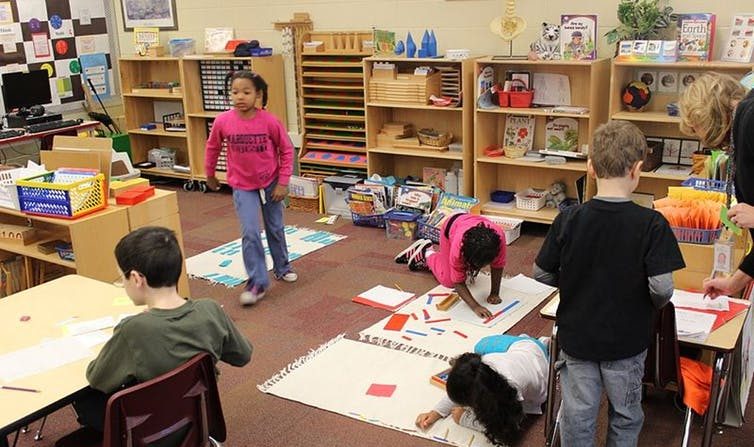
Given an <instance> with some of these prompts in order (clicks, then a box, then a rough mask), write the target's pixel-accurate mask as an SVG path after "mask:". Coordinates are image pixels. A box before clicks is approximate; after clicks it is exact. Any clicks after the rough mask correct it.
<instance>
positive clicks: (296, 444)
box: [10, 184, 754, 447]
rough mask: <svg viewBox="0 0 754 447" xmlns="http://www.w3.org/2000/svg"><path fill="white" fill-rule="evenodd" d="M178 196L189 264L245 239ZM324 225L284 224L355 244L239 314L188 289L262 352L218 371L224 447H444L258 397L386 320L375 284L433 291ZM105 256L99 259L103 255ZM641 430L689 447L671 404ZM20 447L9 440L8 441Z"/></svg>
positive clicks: (526, 230)
mask: <svg viewBox="0 0 754 447" xmlns="http://www.w3.org/2000/svg"><path fill="white" fill-rule="evenodd" d="M160 187H161V188H170V189H173V190H176V191H177V193H178V203H179V207H180V213H181V227H182V230H183V242H184V245H183V246H184V250H185V254H186V256H193V255H196V254H199V253H202V252H205V251H207V250H211V249H213V248H216V247H218V246H220V245H222V244H224V243H226V242H228V241H230V240H233V239H235V238H236V237H238V234H239V224H238V219H237V218H236V214H235V210H234V208H233V201H232V197H231V195H230V194H229V192H228V191H227V190H225V191H224V192H220V193H208V194H201V193H198V192H185V191H183V190H181V188H180V184H176V185H175V186H174V187H171V186H169V185H166V186H160ZM319 217H321V216H317V215H314V214H309V213H304V212H296V211H289V210H287V211H286V213H285V223H286V224H288V225H295V226H299V227H307V228H312V229H320V230H323V231H329V232H333V233H337V234H342V235H345V236H348V238H347V239H345V240H343V241H341V242H339V243H337V244H333V245H330V246H328V247H326V248H324V249H322V250H317V251H316V252H313V253H311V254H309V255H306V256H304V257H303V258H301V259H299V260H297V261H296V263H295V268H296V271H297V272H298V274H299V280H298V282H296V283H293V284H290V283H284V282H280V281H273V282H272V284H271V287H270V289H268V291H267V295H266V296H265V298H264V299H263V300H262V301H260V302H259V303H257V304H255V305H254V306H252V307H241V306H240V305H239V304H238V295H239V294H240V293H241V291H242V287H234V288H226V287H219V286H217V285H213V284H211V283H210V282H208V281H205V280H199V279H191V280H190V281H189V284H190V287H191V295H192V296H193V297H195V298H207V297H210V298H213V299H215V300H217V302H218V303H220V304H221V305H222V306H223V308H224V309H225V311H226V312H227V313H228V315H229V316H230V318H231V319H232V320H233V321H234V322H235V324H236V326H237V327H238V328H239V330H240V331H241V333H243V334H244V335H245V336H246V337H247V338H248V339H249V341H250V342H251V343H252V344H253V346H254V353H253V355H252V360H251V363H250V364H249V365H247V366H245V367H243V368H235V367H232V366H229V365H227V364H224V363H222V362H219V363H218V364H217V366H218V368H219V370H220V373H221V374H220V377H219V381H218V387H219V390H220V396H221V399H222V405H223V413H224V415H225V423H226V425H227V431H228V439H227V441H226V442H225V443H224V444H223V445H225V446H227V447H237V446H238V447H319V446H322V447H385V446H396V447H433V446H434V447H438V446H441V445H442V444H439V443H438V442H435V441H431V440H428V439H423V438H418V437H415V436H410V435H408V434H405V433H402V432H399V431H397V430H390V429H387V428H384V427H380V426H377V425H373V424H368V423H364V422H363V421H361V420H358V419H355V418H348V417H344V416H341V415H339V414H336V413H332V412H329V411H324V410H321V409H318V408H314V407H311V406H308V405H302V404H300V403H298V402H294V401H291V400H288V399H282V398H279V397H277V396H273V395H271V394H266V393H262V392H260V391H259V390H257V385H258V384H261V383H264V382H265V381H266V380H267V379H269V378H270V377H272V376H273V375H275V374H276V373H277V372H279V371H280V370H281V369H282V368H284V367H286V365H288V364H290V363H291V361H292V360H293V359H297V358H299V357H301V356H303V355H306V354H307V353H308V352H309V350H310V349H312V348H316V347H318V346H320V345H322V344H323V343H326V342H327V341H328V340H331V339H333V338H335V337H337V336H338V335H339V334H342V333H346V334H348V335H347V336H346V338H349V339H354V338H357V335H356V334H358V333H359V332H361V331H363V330H364V329H366V328H368V327H370V326H372V325H374V324H375V323H377V322H378V321H380V320H383V319H384V318H385V317H387V316H389V315H390V312H388V311H385V310H382V309H376V308H373V307H368V306H363V305H360V304H356V303H353V302H352V301H351V299H352V298H353V297H355V296H356V295H357V294H358V293H360V292H363V291H365V290H367V289H369V288H371V287H372V286H374V285H377V284H384V285H386V286H390V287H392V286H393V285H394V284H396V283H397V284H398V285H399V286H400V287H401V288H403V289H405V290H413V291H417V292H421V291H424V290H430V289H432V288H433V287H434V286H435V285H436V284H437V282H436V281H435V280H434V278H433V277H432V275H431V274H429V273H427V272H416V273H415V272H410V271H409V270H408V269H407V268H406V266H405V265H399V264H396V263H395V262H394V261H393V257H394V256H395V254H396V253H397V252H399V251H400V250H402V249H403V248H405V246H406V245H407V243H406V242H405V241H400V240H392V239H386V238H385V230H384V229H378V228H369V227H357V226H354V225H352V224H351V222H350V221H349V220H347V219H339V220H338V222H336V223H335V225H323V224H317V223H315V222H314V221H315V220H316V219H318V218H319ZM547 228H548V227H547V226H544V225H538V224H531V223H525V224H524V226H523V229H522V234H521V237H520V238H519V239H518V240H516V241H515V242H514V243H513V244H511V245H509V246H508V252H507V262H506V266H505V273H506V274H509V275H517V274H519V273H524V274H526V275H531V266H532V263H533V262H534V259H535V257H536V255H537V252H538V251H539V248H540V246H541V245H542V240H543V237H544V235H545V233H546V231H547ZM104 251H106V250H104V248H103V256H104ZM541 307H542V305H540V306H538V307H537V308H536V309H534V311H533V312H531V313H529V314H528V315H526V317H524V318H523V319H522V320H521V321H519V322H518V323H517V324H516V325H515V326H513V328H511V330H510V332H511V333H527V334H529V335H532V336H537V337H538V336H541V335H549V333H550V331H551V328H552V322H551V321H548V320H544V319H542V318H541V317H540V316H539V310H540V309H541ZM746 407H747V410H746V414H747V416H749V417H751V416H752V415H754V399H751V398H750V399H749V401H748V404H747V405H746ZM644 411H645V420H644V428H643V430H642V433H641V436H640V438H639V445H640V446H642V447H667V446H670V445H680V444H681V436H682V434H681V425H682V423H683V412H682V411H680V410H678V409H677V408H676V406H675V405H674V402H673V398H672V395H670V394H667V393H657V392H652V391H650V392H649V394H648V395H647V397H646V398H645V399H644ZM606 414H607V406H606V405H603V408H602V409H601V413H600V418H599V421H598V429H597V430H598V437H599V439H601V440H602V441H601V442H600V445H604V439H605V434H606V432H607V416H606ZM40 425H41V421H39V422H35V423H32V424H30V427H29V428H30V431H29V432H28V433H25V434H21V435H20V438H19V441H18V447H52V445H53V444H54V442H55V440H56V439H58V438H60V437H61V436H63V435H65V434H67V433H70V432H71V431H73V430H75V429H76V428H77V426H78V425H77V423H76V420H75V416H74V413H73V411H72V410H71V409H70V407H67V408H65V409H63V410H60V411H57V412H55V413H53V414H52V415H50V417H48V419H47V422H46V424H45V428H44V438H43V439H42V440H41V441H35V440H34V434H35V432H36V430H37V429H38V428H39V426H40ZM543 426H544V418H543V417H528V418H527V419H526V420H525V421H524V428H523V434H522V438H521V440H520V441H519V442H518V443H516V446H517V447H541V446H542V445H544V436H543ZM701 436H702V433H701V418H699V417H695V418H694V423H693V426H692V430H691V443H690V445H699V443H700V442H701ZM751 439H754V424H752V423H750V422H747V423H746V424H745V425H744V426H743V427H741V428H738V429H734V428H728V427H726V428H724V429H723V430H722V434H720V435H717V434H716V435H715V436H714V443H713V446H714V447H721V446H726V447H727V446H733V447H738V446H749V445H751ZM10 441H11V442H12V441H13V439H12V438H11V439H10Z"/></svg>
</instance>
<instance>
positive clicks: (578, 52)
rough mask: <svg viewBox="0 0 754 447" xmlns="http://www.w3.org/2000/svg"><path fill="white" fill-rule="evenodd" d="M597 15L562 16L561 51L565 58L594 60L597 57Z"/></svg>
mask: <svg viewBox="0 0 754 447" xmlns="http://www.w3.org/2000/svg"><path fill="white" fill-rule="evenodd" d="M596 33H597V16H596V15H594V14H585V15H578V14H573V15H562V16H560V53H561V54H562V57H563V60H582V59H583V60H593V59H596V58H597V39H596Z"/></svg>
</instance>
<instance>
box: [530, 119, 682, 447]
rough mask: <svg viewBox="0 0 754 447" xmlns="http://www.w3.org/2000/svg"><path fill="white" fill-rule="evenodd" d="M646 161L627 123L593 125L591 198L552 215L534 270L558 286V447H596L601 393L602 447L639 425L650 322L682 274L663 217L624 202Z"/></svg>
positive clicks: (633, 434) (626, 437)
mask: <svg viewBox="0 0 754 447" xmlns="http://www.w3.org/2000/svg"><path fill="white" fill-rule="evenodd" d="M646 153H647V144H646V140H645V138H644V135H643V134H642V133H641V131H640V130H639V129H638V128H637V127H636V126H635V125H633V124H631V123H629V122H626V121H611V122H609V123H607V124H604V125H602V126H600V127H599V128H598V129H597V131H596V132H595V134H594V142H593V147H592V149H591V151H590V154H589V160H588V161H587V170H588V172H589V175H591V176H593V177H595V178H596V179H597V196H595V197H594V198H593V199H592V200H590V201H588V202H586V203H584V204H582V205H579V206H577V207H573V208H570V209H567V210H565V211H563V212H562V213H560V214H559V215H558V217H557V218H556V219H555V221H554V222H553V224H552V227H551V228H550V231H549V232H548V234H547V237H546V238H545V242H544V244H543V245H542V249H541V250H540V252H539V255H538V256H537V259H536V263H535V265H534V276H535V278H536V279H537V280H539V281H541V282H545V283H547V284H550V285H553V286H558V287H560V305H559V307H558V312H557V322H558V335H559V339H560V346H561V347H562V350H561V352H560V357H559V360H558V364H557V367H558V368H559V369H560V381H561V389H562V393H563V404H562V423H561V432H560V439H561V443H562V444H563V446H564V447H570V446H578V447H581V446H591V445H594V443H595V439H594V437H595V428H596V422H597V414H598V412H599V406H600V398H601V395H602V388H603V387H604V389H605V392H606V394H607V397H608V402H609V428H608V434H607V445H610V446H636V445H637V442H638V438H639V433H640V432H641V427H642V424H643V422H644V413H643V411H642V408H641V380H642V376H643V373H644V360H645V357H646V355H647V347H648V346H649V343H650V338H651V335H650V334H651V325H652V315H653V313H654V311H655V309H657V308H660V307H662V306H664V305H665V304H666V303H667V302H668V301H669V300H670V297H671V296H672V294H673V277H672V272H673V271H674V270H677V269H680V268H683V267H684V263H683V258H682V256H681V252H680V250H679V248H678V243H677V242H676V239H675V237H674V236H673V232H672V231H671V229H670V226H669V225H668V222H667V221H666V220H665V218H664V217H662V215H661V214H660V213H658V212H656V211H654V210H650V209H647V208H643V207H641V206H639V205H636V204H634V203H633V202H632V201H631V198H630V197H631V193H632V192H633V191H634V189H636V186H637V185H638V183H639V176H640V175H641V165H642V163H643V160H644V157H645V156H646Z"/></svg>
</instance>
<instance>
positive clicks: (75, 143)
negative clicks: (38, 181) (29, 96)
mask: <svg viewBox="0 0 754 447" xmlns="http://www.w3.org/2000/svg"><path fill="white" fill-rule="evenodd" d="M112 144H113V143H112V140H110V139H109V138H88V137H70V136H64V135H56V136H55V138H53V140H52V150H51V151H41V152H40V155H39V156H40V159H41V161H42V163H43V164H44V165H45V167H46V168H47V169H48V170H50V171H54V170H56V169H58V168H84V169H96V170H98V171H99V172H101V173H103V174H104V175H105V200H107V196H108V195H109V192H110V186H109V185H110V169H111V167H112V158H113V146H112Z"/></svg>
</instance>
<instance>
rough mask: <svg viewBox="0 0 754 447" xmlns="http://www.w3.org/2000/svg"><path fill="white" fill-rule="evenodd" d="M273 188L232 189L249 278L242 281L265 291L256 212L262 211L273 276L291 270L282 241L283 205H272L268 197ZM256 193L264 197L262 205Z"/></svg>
mask: <svg viewBox="0 0 754 447" xmlns="http://www.w3.org/2000/svg"><path fill="white" fill-rule="evenodd" d="M275 185H277V182H272V184H271V185H270V186H268V187H266V188H264V190H262V189H259V190H252V191H244V190H241V189H234V190H233V204H234V205H235V207H236V214H237V215H238V219H239V220H240V221H241V232H242V234H243V237H242V243H241V249H242V253H243V263H244V267H246V274H247V275H249V279H248V281H247V282H246V287H247V288H248V289H251V287H254V286H256V287H257V289H259V290H266V289H267V288H268V287H269V285H270V278H269V276H268V275H267V264H266V262H265V253H264V246H262V237H261V233H260V232H261V230H260V228H259V210H260V209H261V210H262V218H263V220H264V230H265V232H266V235H267V246H268V247H269V249H270V255H271V256H272V264H273V271H274V273H275V275H276V276H278V277H280V276H283V275H285V274H286V273H288V272H289V271H290V270H291V264H290V262H289V261H288V246H287V244H286V242H285V229H284V224H283V202H282V201H281V202H274V201H273V200H272V199H271V198H270V197H272V191H273V190H274V189H275ZM260 194H265V197H266V198H267V200H266V203H265V204H264V205H263V204H262V201H261V199H260V196H259V195H260Z"/></svg>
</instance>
